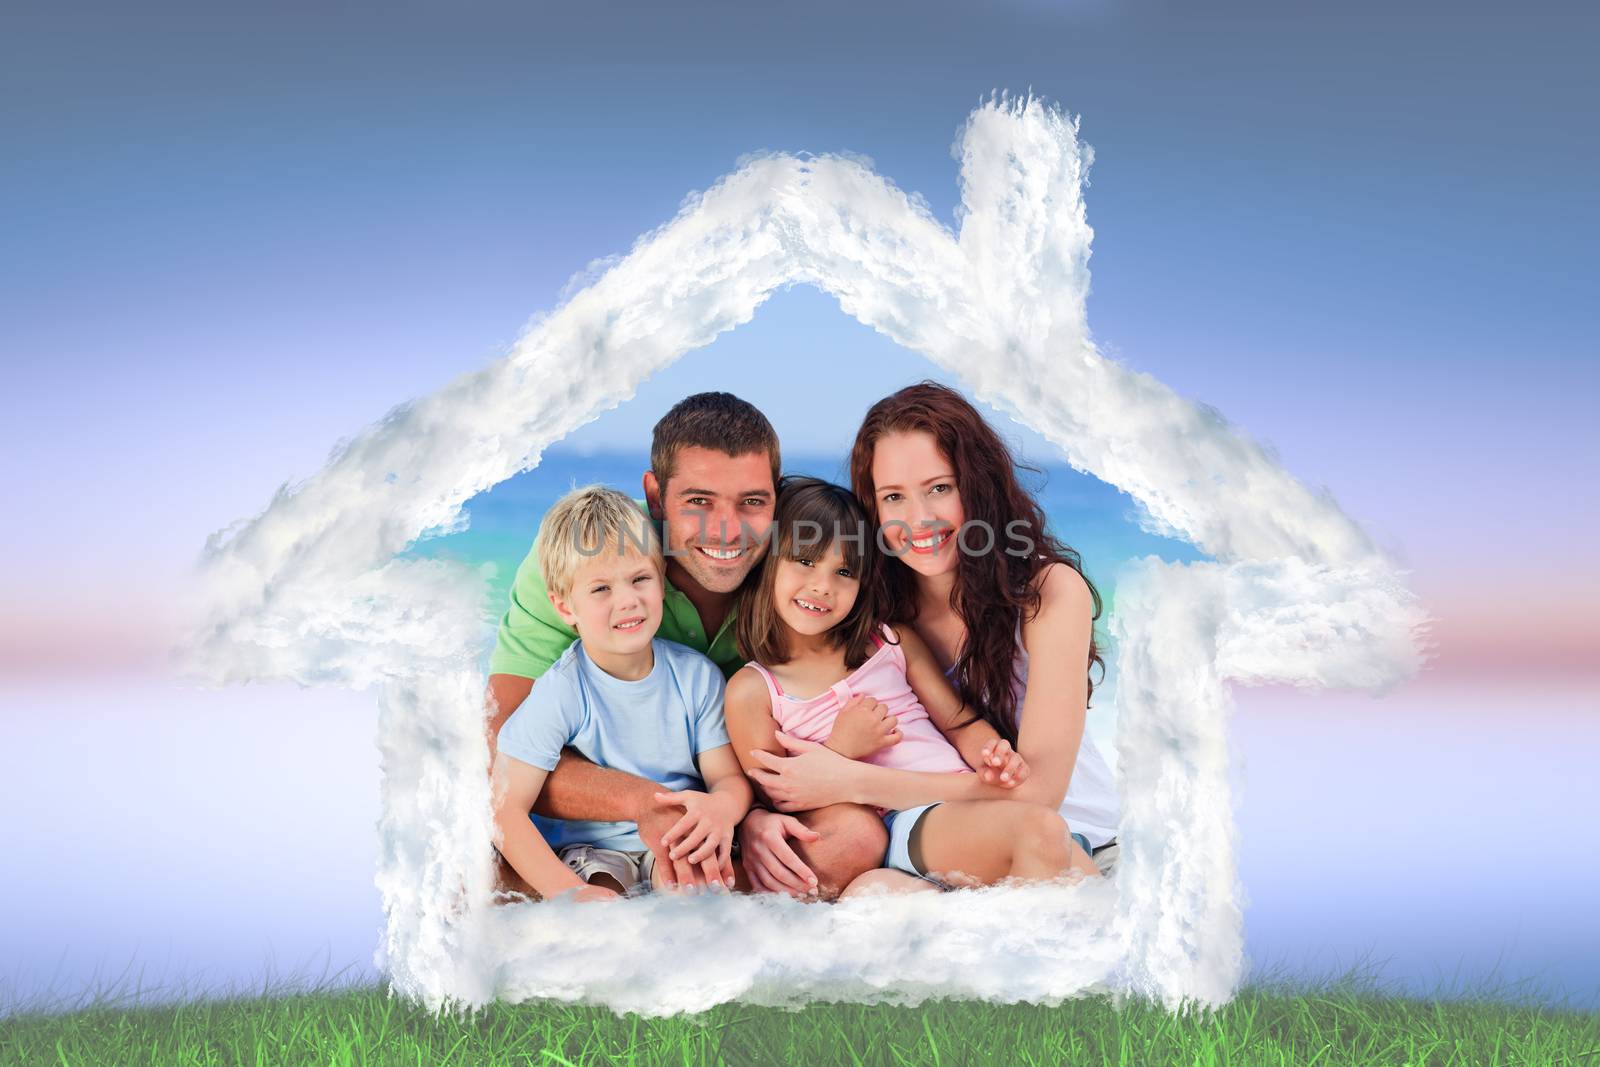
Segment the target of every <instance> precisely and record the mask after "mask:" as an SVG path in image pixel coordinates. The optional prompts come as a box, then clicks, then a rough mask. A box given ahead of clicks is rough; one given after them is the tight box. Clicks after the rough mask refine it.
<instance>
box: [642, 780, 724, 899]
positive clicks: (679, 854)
mask: <svg viewBox="0 0 1600 1067" xmlns="http://www.w3.org/2000/svg"><path fill="white" fill-rule="evenodd" d="M655 800H656V803H658V804H678V805H681V806H682V807H683V818H681V819H679V820H678V821H677V822H675V823H673V824H672V826H670V827H669V828H668V829H667V831H666V833H664V834H662V835H661V843H662V845H663V846H664V847H665V848H666V849H667V857H668V858H669V859H671V860H673V861H674V862H677V861H678V860H683V861H684V862H686V863H688V864H690V865H691V866H695V867H699V868H700V870H701V871H703V872H704V874H705V879H706V885H708V886H710V887H711V888H712V889H723V888H726V889H730V890H731V889H732V888H733V855H732V853H733V827H734V824H735V823H736V822H737V821H738V820H737V819H734V818H732V817H731V816H730V814H729V811H728V805H727V804H726V803H725V802H723V801H721V800H719V799H718V798H717V797H716V796H713V795H712V794H710V793H703V792H701V791H700V790H698V789H680V790H678V791H677V792H676V793H657V794H656V795H655Z"/></svg>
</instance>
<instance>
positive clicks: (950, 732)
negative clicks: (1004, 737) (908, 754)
mask: <svg viewBox="0 0 1600 1067" xmlns="http://www.w3.org/2000/svg"><path fill="white" fill-rule="evenodd" d="M896 632H897V634H898V635H899V638H900V650H901V652H903V653H904V654H905V657H906V681H907V682H909V683H910V684H911V691H912V692H913V693H915V694H917V699H918V700H919V701H921V702H922V706H923V707H924V708H925V709H927V712H928V720H929V721H930V722H932V723H933V725H934V726H936V727H938V728H939V732H940V733H941V734H943V735H944V737H945V740H947V741H949V742H950V743H951V744H952V745H954V746H955V749H956V751H957V752H959V753H961V758H962V759H964V760H966V761H967V766H968V767H971V768H972V769H973V770H975V771H977V772H978V773H979V774H980V775H981V776H982V777H983V780H984V781H985V782H988V783H990V784H995V782H996V780H997V779H998V777H999V774H998V772H997V771H995V768H994V767H992V766H991V765H990V757H991V754H992V753H993V752H994V748H995V746H996V745H997V744H999V743H1000V741H1001V737H1000V732H999V731H998V730H996V729H995V728H994V727H993V726H991V725H990V724H989V723H988V722H987V721H986V720H984V719H981V718H979V717H978V716H977V715H976V714H975V713H974V712H973V710H972V709H971V708H970V707H968V706H967V705H966V703H965V702H964V701H963V700H962V699H961V694H960V693H958V692H956V689H955V687H954V686H952V685H951V684H950V681H949V679H947V678H946V677H945V676H944V671H942V670H940V669H939V661H938V660H936V659H934V658H933V653H932V652H931V651H929V649H928V646H927V644H926V643H925V642H924V641H923V640H922V637H921V636H920V635H919V634H918V633H917V632H916V631H915V630H913V629H912V628H911V627H909V626H901V627H899V628H898V630H897V631H896ZM1007 747H1008V748H1009V746H1007ZM1026 777H1027V768H1026V767H1025V766H1023V767H1021V768H1019V773H1018V774H1017V775H1016V777H1015V781H1016V782H1021V781H1023V780H1024V779H1025V778H1026ZM1007 781H1008V782H1009V781H1011V780H1010V779H1008V780H1007Z"/></svg>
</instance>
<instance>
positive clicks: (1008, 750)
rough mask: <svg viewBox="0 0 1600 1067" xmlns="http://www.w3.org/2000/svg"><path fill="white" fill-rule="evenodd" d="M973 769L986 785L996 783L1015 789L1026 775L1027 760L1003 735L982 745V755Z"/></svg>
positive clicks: (1002, 786)
mask: <svg viewBox="0 0 1600 1067" xmlns="http://www.w3.org/2000/svg"><path fill="white" fill-rule="evenodd" d="M973 769H974V770H976V771H977V772H978V777H979V778H981V779H983V781H984V783H985V784H986V785H998V786H1000V787H1001V788H1002V789H1015V788H1016V787H1017V786H1019V785H1021V784H1022V783H1023V782H1024V781H1026V780H1027V777H1028V762H1027V760H1024V759H1023V758H1022V754H1021V753H1020V752H1018V751H1016V750H1015V749H1013V748H1012V747H1011V742H1009V741H1007V740H1006V739H1005V738H1003V737H999V738H996V739H995V740H993V741H990V742H989V743H988V744H986V745H984V746H983V753H982V757H981V758H980V759H979V761H978V766H977V767H975V768H973Z"/></svg>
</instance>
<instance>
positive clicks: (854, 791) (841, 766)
mask: <svg viewBox="0 0 1600 1067" xmlns="http://www.w3.org/2000/svg"><path fill="white" fill-rule="evenodd" d="M776 737H777V740H778V741H779V742H780V743H781V744H782V745H783V746H784V749H785V750H786V751H787V752H788V753H790V755H788V756H787V757H782V756H774V755H772V754H771V753H769V752H766V751H757V752H755V753H753V754H752V757H753V759H754V760H755V762H756V764H757V766H755V767H753V768H752V769H751V770H750V771H749V772H748V773H749V774H750V776H751V777H752V778H754V779H755V780H756V782H757V783H758V784H759V786H760V787H761V789H762V790H763V791H764V792H765V793H766V795H767V796H768V797H770V798H771V802H772V804H773V807H774V810H777V811H807V810H810V809H811V808H818V807H823V806H825V805H828V804H838V803H851V804H872V805H875V806H877V807H880V808H891V809H895V810H899V809H903V808H914V807H916V806H917V805H919V804H931V803H933V802H935V801H941V800H1019V799H1020V800H1027V799H1028V798H1027V797H1025V796H1021V795H1020V794H1021V793H1022V792H1023V790H1024V789H1025V788H1026V783H1025V784H1024V785H1022V786H1018V787H1017V788H1015V789H1007V788H1002V787H1001V786H997V785H989V784H987V783H985V782H983V781H982V780H981V779H980V778H979V777H978V775H976V774H970V773H968V772H965V771H950V772H944V773H941V772H935V771H904V770H898V769H896V768H893V767H879V766H877V765H876V764H872V763H864V762H862V761H861V760H852V759H845V758H844V757H843V756H841V755H839V754H838V753H837V752H835V751H833V750H832V749H830V748H826V747H824V746H822V745H819V744H816V743H815V742H812V741H802V740H800V739H799V738H797V737H790V736H789V735H788V734H783V733H780V734H777V735H776Z"/></svg>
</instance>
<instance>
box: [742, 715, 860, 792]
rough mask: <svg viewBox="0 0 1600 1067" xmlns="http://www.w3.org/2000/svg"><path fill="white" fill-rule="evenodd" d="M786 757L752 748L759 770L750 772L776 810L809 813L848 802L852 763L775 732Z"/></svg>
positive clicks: (829, 751) (795, 738)
mask: <svg viewBox="0 0 1600 1067" xmlns="http://www.w3.org/2000/svg"><path fill="white" fill-rule="evenodd" d="M775 736H776V737H777V739H778V744H780V745H782V746H783V747H784V748H785V749H786V750H787V751H788V752H790V753H792V755H789V756H774V755H773V754H772V753H770V752H767V751H765V750H764V749H759V748H758V749H753V750H751V752H750V758H751V759H753V760H755V762H757V763H759V764H760V766H759V767H752V768H751V769H750V777H752V778H754V779H755V780H756V782H757V783H758V784H760V786H761V788H762V789H763V790H765V791H766V794H767V796H768V797H770V798H771V799H772V803H773V806H774V807H776V808H777V809H778V810H779V811H810V810H811V809H812V808H823V807H827V806H828V805H829V804H837V803H840V802H841V801H849V800H851V799H852V797H851V795H850V792H851V786H852V784H853V778H852V776H851V770H852V768H854V767H855V765H856V763H855V761H854V760H850V759H846V758H845V757H844V756H841V755H840V754H839V753H837V752H835V751H833V749H831V748H827V747H826V746H823V745H819V744H817V743H815V742H813V741H802V740H800V739H799V738H797V737H790V736H789V735H788V734H786V733H784V732H783V731H782V730H779V731H778V732H777V734H776V735H775Z"/></svg>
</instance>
